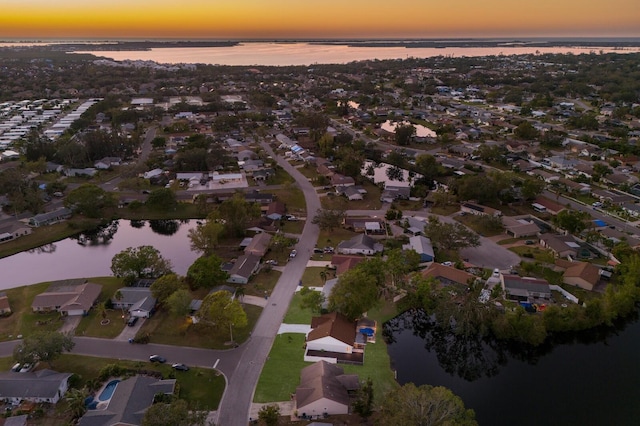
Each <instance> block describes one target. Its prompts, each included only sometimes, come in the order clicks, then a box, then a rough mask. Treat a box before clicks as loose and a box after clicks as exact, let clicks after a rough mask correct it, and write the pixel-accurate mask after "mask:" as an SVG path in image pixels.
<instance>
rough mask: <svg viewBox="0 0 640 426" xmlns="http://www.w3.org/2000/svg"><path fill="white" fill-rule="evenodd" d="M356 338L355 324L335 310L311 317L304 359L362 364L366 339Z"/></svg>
mask: <svg viewBox="0 0 640 426" xmlns="http://www.w3.org/2000/svg"><path fill="white" fill-rule="evenodd" d="M356 340H357V333H356V324H355V323H354V322H352V321H349V320H348V319H347V317H345V316H344V315H342V314H339V313H337V312H331V313H330V314H325V315H321V316H319V317H313V318H312V319H311V331H310V332H309V334H307V342H306V351H305V354H304V360H305V361H307V362H314V361H321V360H325V361H327V362H330V363H332V364H335V363H337V362H344V363H349V364H362V363H363V362H364V349H363V347H364V345H365V344H366V340H365V339H364V338H361V339H360V340H359V341H356Z"/></svg>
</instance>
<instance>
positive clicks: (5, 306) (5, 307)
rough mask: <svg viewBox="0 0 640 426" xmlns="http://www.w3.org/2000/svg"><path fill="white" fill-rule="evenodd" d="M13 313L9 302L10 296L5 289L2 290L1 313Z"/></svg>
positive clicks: (0, 294)
mask: <svg viewBox="0 0 640 426" xmlns="http://www.w3.org/2000/svg"><path fill="white" fill-rule="evenodd" d="M10 313H11V305H10V304H9V298H8V297H7V294H6V293H5V292H4V291H3V292H0V315H9V314H10Z"/></svg>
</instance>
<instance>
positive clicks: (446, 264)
mask: <svg viewBox="0 0 640 426" xmlns="http://www.w3.org/2000/svg"><path fill="white" fill-rule="evenodd" d="M442 264H443V265H444V266H453V262H450V261H448V260H447V261H446V262H442Z"/></svg>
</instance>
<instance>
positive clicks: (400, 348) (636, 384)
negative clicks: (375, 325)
mask: <svg viewBox="0 0 640 426" xmlns="http://www.w3.org/2000/svg"><path fill="white" fill-rule="evenodd" d="M385 334H386V335H387V336H389V337H390V339H391V340H392V342H391V343H390V344H389V346H388V352H389V355H390V356H391V358H392V364H393V366H394V367H395V369H396V370H397V377H398V381H399V382H400V384H404V383H407V382H414V383H415V384H416V385H422V384H430V385H434V386H445V387H447V388H449V389H451V390H452V391H453V392H454V393H455V394H456V395H458V396H460V397H461V398H462V399H463V400H464V403H465V406H466V407H467V408H472V409H474V410H475V412H476V418H477V420H478V423H479V424H480V425H492V426H500V425H505V426H506V425H518V426H524V425H541V424H542V425H605V424H607V425H635V424H638V423H639V420H638V419H640V404H639V403H638V401H640V362H638V360H639V359H640V322H638V320H637V318H636V319H633V320H631V321H628V322H627V323H626V324H624V325H619V326H618V328H617V329H609V330H597V331H593V332H589V333H582V334H580V335H577V338H575V339H571V341H569V342H565V343H560V344H556V345H553V346H552V345H549V346H547V347H544V348H541V349H538V350H531V349H530V348H522V347H521V348H513V347H511V348H510V347H508V346H507V345H506V344H504V342H495V341H494V342H491V341H487V342H477V341H474V340H471V341H464V340H461V339H455V338H453V337H452V336H451V335H440V334H438V332H434V331H433V329H432V328H430V327H429V326H428V324H427V322H426V321H425V318H424V316H423V315H422V314H421V313H419V312H417V313H416V314H415V315H413V314H412V313H405V314H403V315H400V316H399V317H396V318H394V319H393V320H391V321H389V322H388V323H387V324H385ZM463 377H466V378H463Z"/></svg>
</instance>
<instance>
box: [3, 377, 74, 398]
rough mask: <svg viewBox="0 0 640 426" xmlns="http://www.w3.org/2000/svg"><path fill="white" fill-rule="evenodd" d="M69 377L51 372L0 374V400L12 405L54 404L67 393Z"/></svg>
mask: <svg viewBox="0 0 640 426" xmlns="http://www.w3.org/2000/svg"><path fill="white" fill-rule="evenodd" d="M71 376H72V374H71V373H58V372H57V371H52V370H38V371H34V372H28V373H14V372H13V371H7V372H5V371H3V372H0V400H1V401H4V402H7V403H9V404H12V405H18V404H20V402H22V401H31V402H48V403H51V404H55V403H57V402H58V401H59V400H60V398H62V397H63V396H64V394H65V393H66V392H67V389H68V388H69V384H68V380H69V377H71Z"/></svg>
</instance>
